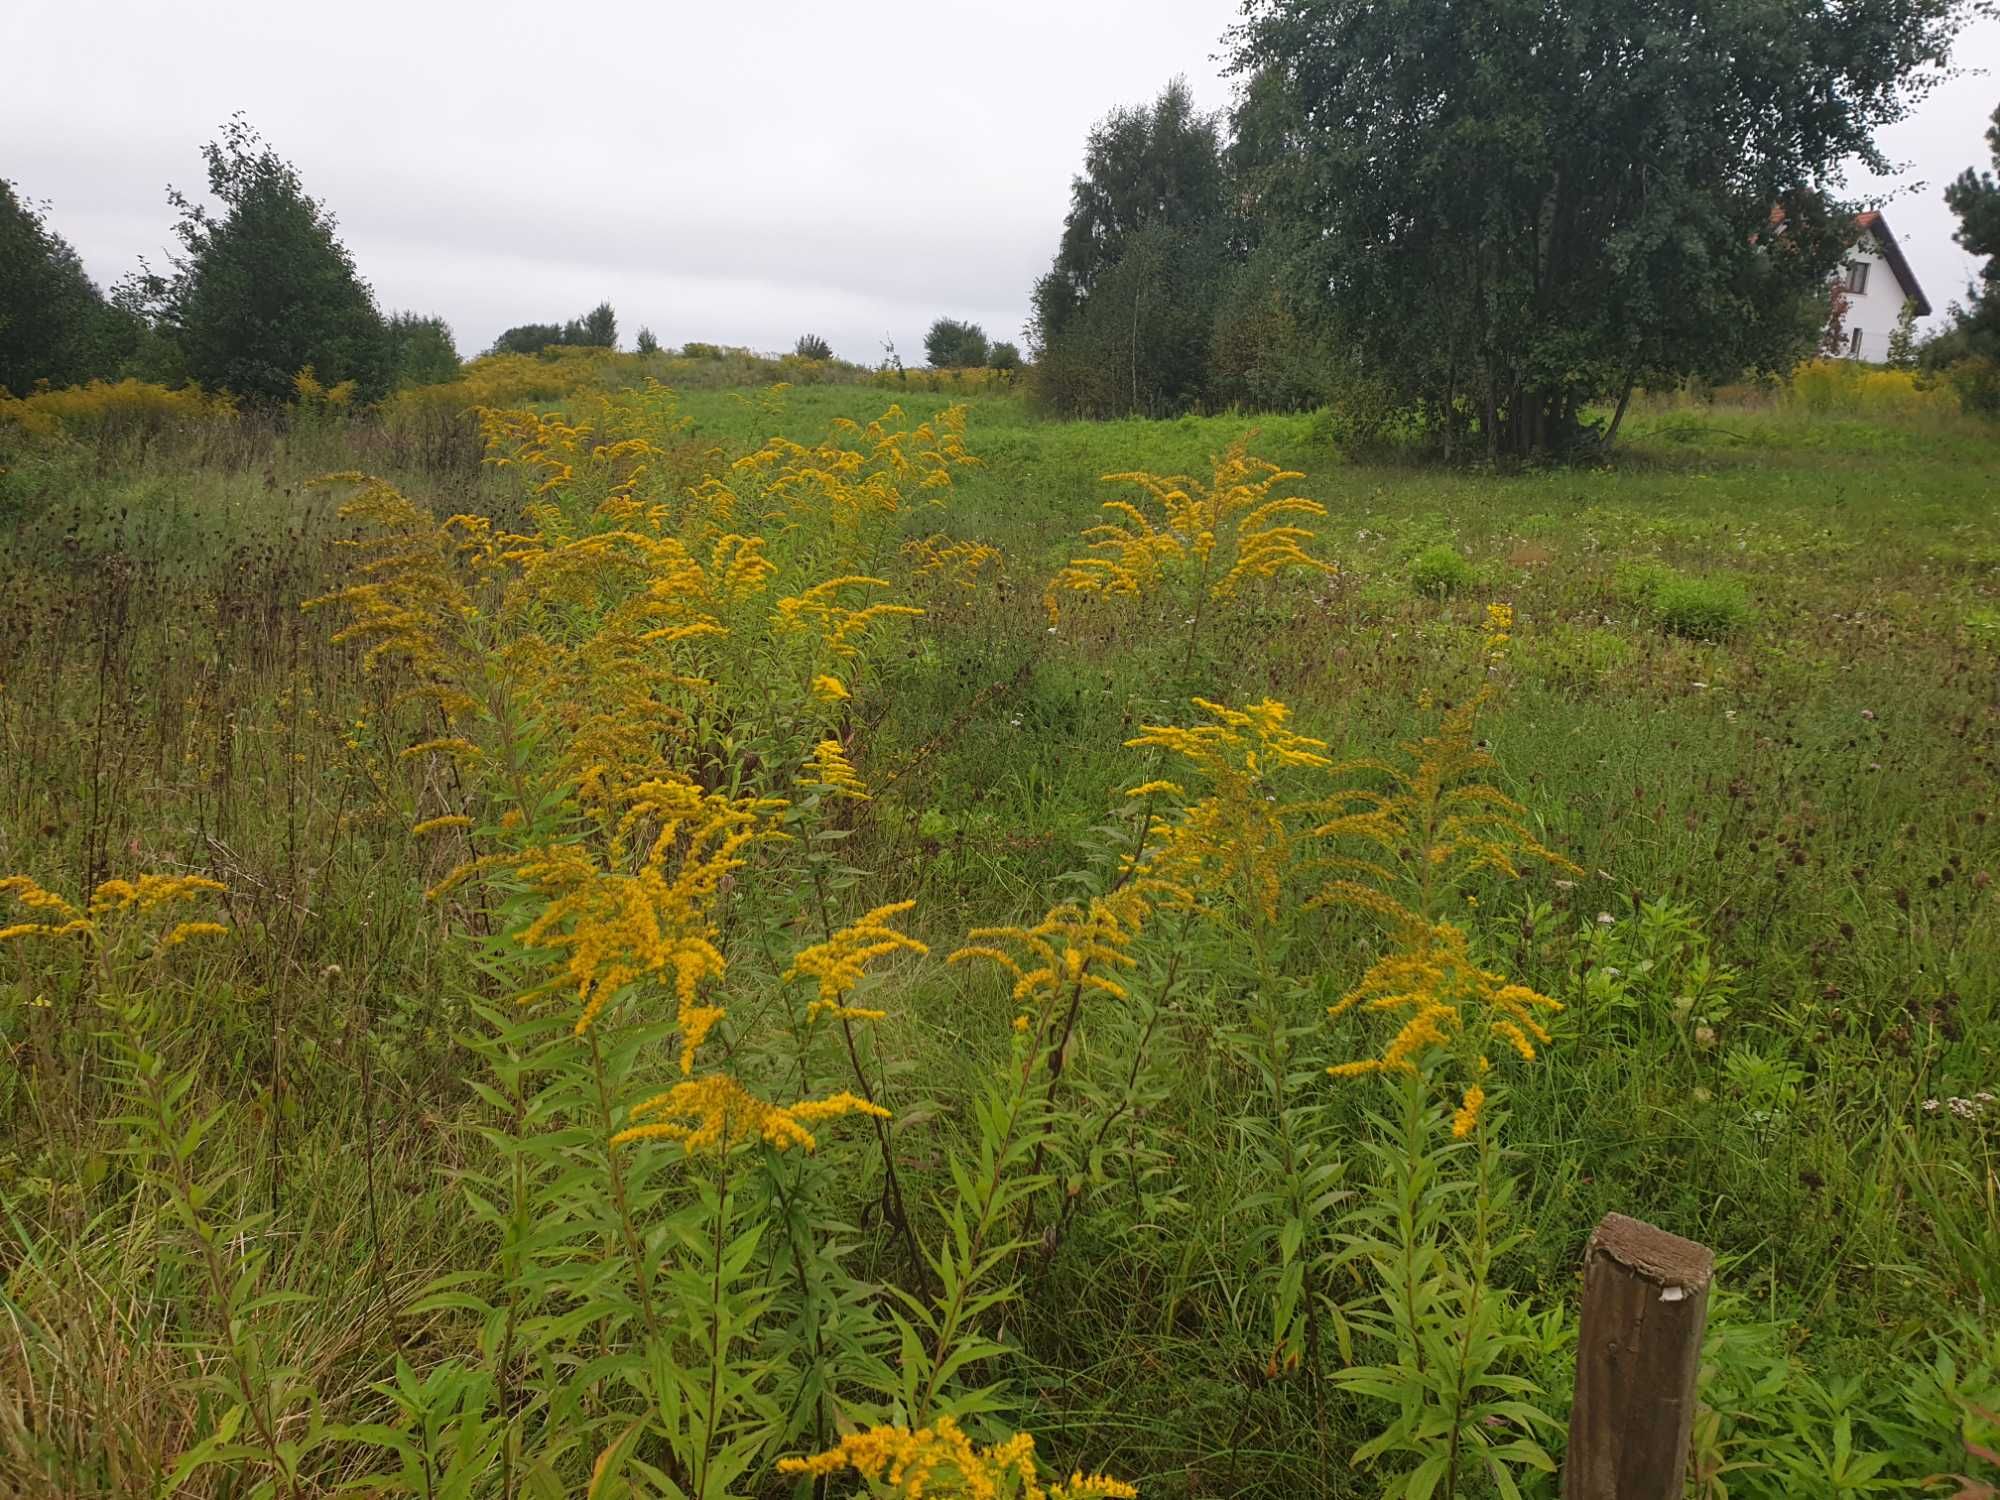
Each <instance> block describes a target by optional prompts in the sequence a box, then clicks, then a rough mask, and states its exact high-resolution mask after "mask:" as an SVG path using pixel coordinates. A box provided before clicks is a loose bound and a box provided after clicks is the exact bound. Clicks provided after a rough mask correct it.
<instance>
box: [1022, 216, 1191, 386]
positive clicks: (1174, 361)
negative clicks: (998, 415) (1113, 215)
mask: <svg viewBox="0 0 2000 1500" xmlns="http://www.w3.org/2000/svg"><path fill="white" fill-rule="evenodd" d="M1228 264H1229V253H1228V245H1227V242H1226V236H1225V235H1224V233H1223V231H1222V228H1221V226H1220V225H1211V226H1209V227H1208V228H1207V229H1206V230H1203V231H1200V232H1195V231H1191V230H1185V229H1181V228H1178V227H1176V226H1174V225H1171V224H1155V225H1150V226H1148V227H1146V228H1144V229H1140V230H1138V231H1136V232H1135V233H1133V234H1131V235H1129V236H1127V238H1126V241H1125V245H1124V248H1123V251H1122V253H1121V254H1120V255H1119V257H1118V261H1117V263H1116V264H1115V265H1113V266H1111V267H1109V268H1108V269H1106V270H1104V271H1102V272H1101V273H1099V275H1098V277H1097V280H1096V283H1095V284H1094V285H1093V286H1092V288H1091V291H1090V295H1089V296H1088V297H1085V298H1083V299H1082V300H1081V301H1080V302H1079V303H1078V304H1077V306H1076V309H1075V311H1074V312H1073V313H1072V314H1071V316H1070V317H1069V319H1068V321H1067V323H1066V324H1065V326H1064V328H1063V331H1062V332H1061V334H1059V335H1058V336H1056V337H1054V338H1052V339H1049V340H1048V341H1047V342H1046V343H1045V344H1044V345H1043V347H1042V349H1041V351H1040V353H1039V354H1038V356H1037V358H1036V360H1035V390H1036V393H1037V394H1038V395H1039V396H1040V398H1041V399H1042V400H1044V401H1047V402H1048V403H1050V404H1051V405H1052V406H1054V407H1055V408H1056V409H1057V410H1059V411H1063V412H1067V413H1070V414H1072V415H1076V416H1085V417H1115V416H1122V415H1125V414H1127V413H1132V412H1143V413H1145V414H1147V415H1149V416H1159V415H1163V414H1165V413H1167V412H1172V411H1179V410H1183V409H1185V408H1187V407H1189V406H1191V405H1193V404H1195V403H1196V402H1197V401H1199V399H1200V398H1201V394H1202V390H1203V387H1204V386H1205V385H1206V383H1207V380H1208V373H1209V371H1208V361H1209V351H1210V339H1211V336H1212V334H1213V332H1214V327H1215V302H1216V295H1217V293H1218V292H1219V291H1220V289H1221V287H1222V284H1223V276H1224V272H1225V270H1226V268H1227V266H1228Z"/></svg>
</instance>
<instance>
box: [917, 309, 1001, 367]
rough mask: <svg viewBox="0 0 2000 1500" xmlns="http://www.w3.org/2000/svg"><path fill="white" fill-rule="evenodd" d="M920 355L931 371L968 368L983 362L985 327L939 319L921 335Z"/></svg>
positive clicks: (984, 357) (984, 359)
mask: <svg viewBox="0 0 2000 1500" xmlns="http://www.w3.org/2000/svg"><path fill="white" fill-rule="evenodd" d="M924 355H925V357H926V358H928V359H929V360H930V362H931V368H932V369H934V370H958V369H969V368H972V367H975V366H978V365H983V364H985V363H986V330H985V329H983V328H981V327H980V326H979V325H978V324H977V323H961V322H960V321H959V320H958V319H957V318H939V319H938V320H937V321H936V322H935V323H933V324H931V331H930V332H929V333H927V334H925V335H924Z"/></svg>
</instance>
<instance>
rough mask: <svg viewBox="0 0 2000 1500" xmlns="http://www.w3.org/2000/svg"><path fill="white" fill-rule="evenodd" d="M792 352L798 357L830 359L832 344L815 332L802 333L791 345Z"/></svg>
mask: <svg viewBox="0 0 2000 1500" xmlns="http://www.w3.org/2000/svg"><path fill="white" fill-rule="evenodd" d="M792 352H793V353H794V354H796V355H798V357H799V358H800V359H832V358H833V345H831V344H829V343H828V342H827V341H826V340H825V339H823V338H821V337H820V336H819V335H818V334H816V333H802V334H800V335H799V341H798V343H796V344H794V345H793V346H792Z"/></svg>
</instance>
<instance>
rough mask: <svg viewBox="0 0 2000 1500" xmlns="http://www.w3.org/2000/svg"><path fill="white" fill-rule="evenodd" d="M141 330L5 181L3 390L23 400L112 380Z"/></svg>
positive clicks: (0, 244)
mask: <svg viewBox="0 0 2000 1500" xmlns="http://www.w3.org/2000/svg"><path fill="white" fill-rule="evenodd" d="M133 331H134V330H133V329H132V328H131V327H129V326H128V324H127V321H126V320H125V319H124V318H122V317H121V315H120V314H119V312H118V311H117V310H116V309H114V308H113V307H112V306H111V305H110V304H109V303H107V302H106V301H105V299H104V294H103V293H102V292H100V291H99V290H98V289H97V285H96V283H94V282H93V281H92V280H91V279H90V277H89V276H87V275H86V274H84V269H83V262H82V260H80V259H79V258H78V256H77V253H76V251H75V250H74V249H72V248H71V246H70V244H69V241H67V240H65V239H64V238H63V237H62V236H61V235H59V234H57V233H56V232H55V231H54V230H52V229H50V228H49V227H48V223H47V216H46V212H45V210H43V209H39V208H37V207H36V206H35V205H34V204H32V203H29V202H27V201H26V200H24V199H23V198H22V197H21V196H20V194H19V193H17V192H16V191H15V189H14V185H13V184H12V183H10V182H8V181H6V180H5V179H4V178H0V386H4V387H6V388H7V389H8V390H10V391H14V392H16V393H20V392H25V391H28V390H31V389H33V387H34V385H35V383H36V382H37V381H42V380H46V381H48V382H49V383H50V384H51V385H70V384H74V383H75V382H77V381H81V380H88V379H90V378H91V377H92V376H100V375H108V374H111V373H113V371H114V369H115V368H116V366H117V364H118V356H119V354H120V352H121V350H122V349H123V348H124V347H125V346H126V345H128V344H129V343H130V341H131V336H132V333H133Z"/></svg>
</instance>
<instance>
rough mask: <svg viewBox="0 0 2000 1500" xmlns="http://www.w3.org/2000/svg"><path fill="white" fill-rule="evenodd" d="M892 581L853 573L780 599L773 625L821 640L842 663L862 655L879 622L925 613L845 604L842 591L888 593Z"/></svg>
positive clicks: (911, 607) (911, 608)
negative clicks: (870, 629) (866, 639)
mask: <svg viewBox="0 0 2000 1500" xmlns="http://www.w3.org/2000/svg"><path fill="white" fill-rule="evenodd" d="M888 586H889V580H888V579H886V578H870V577H868V576H867V575H866V574H861V573H849V574H843V575H842V576H841V577H838V578H828V579H826V580H825V581H823V582H820V583H816V584H814V585H813V586H812V587H811V588H809V589H807V590H805V591H804V592H803V593H799V594H793V595H788V596H787V597H785V598H783V599H780V600H779V601H778V604H777V610H776V613H775V614H774V615H773V616H772V623H773V624H774V625H775V626H776V627H777V629H778V630H779V632H780V633H783V634H811V635H816V636H818V637H819V643H820V645H821V647H822V648H824V650H825V651H826V653H827V654H828V655H829V656H831V657H835V658H838V659H840V660H850V661H851V660H853V659H854V658H855V657H858V656H859V655H860V654H861V644H860V643H861V640H862V638H863V636H864V635H865V634H866V633H867V630H868V627H869V626H871V625H873V624H874V623H875V622H876V621H877V620H885V619H893V618H895V617H897V616H916V615H921V614H922V613H923V611H922V610H921V609H918V608H917V607H916V606H915V605H911V604H884V603H877V604H864V605H863V606H862V607H861V608H859V609H849V608H848V607H847V606H846V605H844V604H842V603H841V602H840V599H839V597H838V596H839V594H840V591H841V590H842V589H863V588H868V589H886V588H887V587H888Z"/></svg>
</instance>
